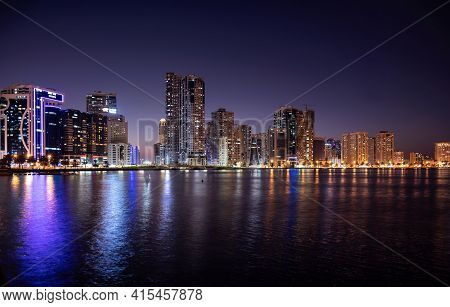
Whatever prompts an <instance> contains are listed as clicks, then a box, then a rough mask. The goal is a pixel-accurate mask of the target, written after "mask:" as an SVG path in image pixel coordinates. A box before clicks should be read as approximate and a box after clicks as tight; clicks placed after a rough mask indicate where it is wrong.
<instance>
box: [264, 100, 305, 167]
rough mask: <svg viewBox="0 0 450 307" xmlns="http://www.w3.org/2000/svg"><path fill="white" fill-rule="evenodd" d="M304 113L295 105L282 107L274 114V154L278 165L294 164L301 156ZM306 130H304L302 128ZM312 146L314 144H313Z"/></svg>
mask: <svg viewBox="0 0 450 307" xmlns="http://www.w3.org/2000/svg"><path fill="white" fill-rule="evenodd" d="M302 123H304V122H303V113H302V112H301V111H299V110H297V109H295V108H293V107H282V108H280V109H278V110H277V111H276V112H275V114H274V116H273V137H274V140H273V156H272V160H273V163H274V164H275V165H276V166H294V165H295V164H297V161H298V158H299V156H300V154H299V151H300V150H301V149H300V148H299V146H300V142H302V140H301V139H300V138H299V132H300V130H301V129H300V125H301V124H302ZM302 132H304V130H302ZM311 147H312V145H311ZM311 159H312V156H311Z"/></svg>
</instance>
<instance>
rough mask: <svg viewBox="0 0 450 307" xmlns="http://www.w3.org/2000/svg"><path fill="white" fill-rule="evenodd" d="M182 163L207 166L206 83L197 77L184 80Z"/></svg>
mask: <svg viewBox="0 0 450 307" xmlns="http://www.w3.org/2000/svg"><path fill="white" fill-rule="evenodd" d="M181 89H182V100H181V108H180V113H181V124H180V163H182V164H189V165H206V149H205V141H206V138H205V83H204V81H203V80H202V79H201V78H200V77H198V76H195V75H187V76H185V77H184V78H183V79H182V82H181Z"/></svg>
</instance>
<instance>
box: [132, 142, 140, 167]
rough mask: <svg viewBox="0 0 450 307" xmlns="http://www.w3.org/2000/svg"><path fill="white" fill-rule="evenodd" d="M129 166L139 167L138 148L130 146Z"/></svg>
mask: <svg viewBox="0 0 450 307" xmlns="http://www.w3.org/2000/svg"><path fill="white" fill-rule="evenodd" d="M130 164H131V165H140V164H141V151H140V150H139V146H133V145H131V163H130Z"/></svg>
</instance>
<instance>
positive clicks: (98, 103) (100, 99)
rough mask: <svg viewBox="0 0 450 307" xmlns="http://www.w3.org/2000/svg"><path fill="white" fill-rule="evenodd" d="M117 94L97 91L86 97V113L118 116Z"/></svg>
mask: <svg viewBox="0 0 450 307" xmlns="http://www.w3.org/2000/svg"><path fill="white" fill-rule="evenodd" d="M116 96H117V95H116V93H104V92H101V91H95V92H93V93H90V94H87V95H86V111H87V112H88V113H97V114H103V115H108V114H117V97H116Z"/></svg>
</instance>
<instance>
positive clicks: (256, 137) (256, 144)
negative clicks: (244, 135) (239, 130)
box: [250, 133, 268, 167]
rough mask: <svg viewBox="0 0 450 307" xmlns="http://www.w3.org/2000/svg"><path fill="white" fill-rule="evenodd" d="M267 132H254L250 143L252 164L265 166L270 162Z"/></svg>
mask: <svg viewBox="0 0 450 307" xmlns="http://www.w3.org/2000/svg"><path fill="white" fill-rule="evenodd" d="M267 146H268V144H267V133H255V134H252V139H251V144H250V165H251V166H259V167H261V166H264V165H267V164H268V150H267Z"/></svg>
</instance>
